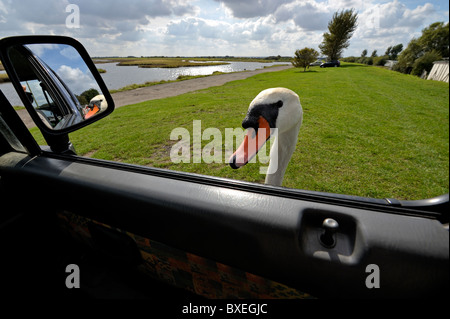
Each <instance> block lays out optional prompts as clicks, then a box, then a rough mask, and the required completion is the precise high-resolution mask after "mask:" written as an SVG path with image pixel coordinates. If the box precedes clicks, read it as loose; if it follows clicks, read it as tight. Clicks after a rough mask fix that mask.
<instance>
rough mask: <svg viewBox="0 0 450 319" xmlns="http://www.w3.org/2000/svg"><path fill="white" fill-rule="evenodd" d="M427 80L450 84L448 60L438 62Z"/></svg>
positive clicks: (434, 64)
mask: <svg viewBox="0 0 450 319" xmlns="http://www.w3.org/2000/svg"><path fill="white" fill-rule="evenodd" d="M427 80H435V81H443V82H447V83H448V60H444V61H436V62H434V63H433V68H432V69H431V71H430V74H429V75H428V78H427Z"/></svg>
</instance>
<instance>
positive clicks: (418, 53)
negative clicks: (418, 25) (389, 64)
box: [394, 22, 449, 75]
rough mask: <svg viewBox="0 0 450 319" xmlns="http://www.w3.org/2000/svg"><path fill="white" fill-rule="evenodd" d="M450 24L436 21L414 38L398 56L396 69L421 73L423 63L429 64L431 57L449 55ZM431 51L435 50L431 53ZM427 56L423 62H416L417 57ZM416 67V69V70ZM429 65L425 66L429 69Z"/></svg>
mask: <svg viewBox="0 0 450 319" xmlns="http://www.w3.org/2000/svg"><path fill="white" fill-rule="evenodd" d="M448 36H449V24H448V23H447V24H446V25H444V23H443V22H435V23H433V24H431V25H430V26H428V27H427V28H425V29H423V30H422V35H421V36H420V37H419V38H413V39H412V40H411V41H410V42H409V44H408V47H407V48H406V49H405V50H403V51H402V53H400V55H399V56H398V63H397V65H396V66H395V68H394V70H396V71H399V72H403V73H411V72H412V73H413V74H418V73H421V72H420V69H421V70H422V71H423V70H424V69H423V67H422V66H423V65H429V63H430V61H429V60H430V59H431V58H438V57H448V54H449V38H448ZM431 52H434V53H433V54H431ZM426 53H430V54H427V56H426V58H424V59H423V60H422V62H421V63H417V64H416V63H415V62H416V60H417V59H419V58H421V57H423V56H424V55H425V54H426ZM415 68H416V70H414V69H415ZM427 69H428V67H426V68H425V70H427ZM419 75H420V74H419Z"/></svg>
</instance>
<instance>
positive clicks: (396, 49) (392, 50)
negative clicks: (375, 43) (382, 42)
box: [384, 43, 403, 60]
mask: <svg viewBox="0 0 450 319" xmlns="http://www.w3.org/2000/svg"><path fill="white" fill-rule="evenodd" d="M402 50H403V44H401V43H400V44H397V45H395V46H390V47H389V48H387V50H386V53H385V54H384V55H387V56H388V57H389V59H390V60H397V56H398V54H399V53H400V52H402Z"/></svg>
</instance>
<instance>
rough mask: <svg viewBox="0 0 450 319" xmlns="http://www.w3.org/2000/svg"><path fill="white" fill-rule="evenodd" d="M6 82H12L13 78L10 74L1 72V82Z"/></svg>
mask: <svg viewBox="0 0 450 319" xmlns="http://www.w3.org/2000/svg"><path fill="white" fill-rule="evenodd" d="M5 82H11V80H10V79H9V77H8V74H4V73H2V74H0V83H5Z"/></svg>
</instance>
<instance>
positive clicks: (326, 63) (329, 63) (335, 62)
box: [320, 61, 341, 68]
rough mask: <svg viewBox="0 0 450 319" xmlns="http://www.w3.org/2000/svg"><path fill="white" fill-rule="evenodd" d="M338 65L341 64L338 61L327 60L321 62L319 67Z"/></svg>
mask: <svg viewBox="0 0 450 319" xmlns="http://www.w3.org/2000/svg"><path fill="white" fill-rule="evenodd" d="M339 66H341V62H340V61H329V62H325V63H322V64H321V65H320V67H321V68H331V67H335V68H337V67H339Z"/></svg>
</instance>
